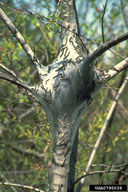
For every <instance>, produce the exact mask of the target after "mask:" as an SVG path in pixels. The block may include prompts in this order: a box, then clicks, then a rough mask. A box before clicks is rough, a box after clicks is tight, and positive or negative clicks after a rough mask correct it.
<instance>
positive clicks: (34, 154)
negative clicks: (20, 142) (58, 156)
mask: <svg viewBox="0 0 128 192" xmlns="http://www.w3.org/2000/svg"><path fill="white" fill-rule="evenodd" d="M10 146H11V148H12V149H13V150H14V151H16V152H19V153H21V154H24V155H28V156H33V157H36V158H39V159H42V158H43V157H44V154H42V153H38V152H34V151H29V150H25V149H21V148H19V147H15V146H12V145H10Z"/></svg>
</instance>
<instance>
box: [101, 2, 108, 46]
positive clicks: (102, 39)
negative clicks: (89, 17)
mask: <svg viewBox="0 0 128 192" xmlns="http://www.w3.org/2000/svg"><path fill="white" fill-rule="evenodd" d="M107 3H108V0H106V3H105V6H104V10H103V15H102V40H103V43H105V39H104V16H105V12H106V8H107Z"/></svg>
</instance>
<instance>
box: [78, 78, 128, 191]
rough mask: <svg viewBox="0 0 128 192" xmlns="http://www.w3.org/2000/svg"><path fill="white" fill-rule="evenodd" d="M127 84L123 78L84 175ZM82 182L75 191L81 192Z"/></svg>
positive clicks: (83, 179)
mask: <svg viewBox="0 0 128 192" xmlns="http://www.w3.org/2000/svg"><path fill="white" fill-rule="evenodd" d="M127 82H128V76H127V77H126V78H125V80H124V82H123V84H122V85H121V87H120V89H119V91H118V93H117V95H116V97H115V100H114V102H113V104H112V106H111V108H110V110H109V112H108V115H107V118H106V120H105V122H104V125H103V127H102V129H101V131H100V134H99V137H98V139H97V141H96V143H95V145H94V148H93V150H92V152H91V155H90V157H89V161H88V163H87V166H86V169H85V172H84V174H85V175H86V173H88V171H89V169H90V167H91V164H92V161H93V159H94V157H95V154H96V152H97V149H98V147H99V145H100V143H101V139H102V138H103V135H104V132H105V130H106V129H107V126H108V124H109V122H110V119H111V116H112V114H113V112H114V110H115V108H116V105H117V102H118V100H119V98H120V96H121V94H122V92H123V91H124V89H125V87H126V85H127ZM84 182H85V177H84V178H81V182H80V184H79V186H78V189H79V190H77V191H81V188H82V186H83V184H84Z"/></svg>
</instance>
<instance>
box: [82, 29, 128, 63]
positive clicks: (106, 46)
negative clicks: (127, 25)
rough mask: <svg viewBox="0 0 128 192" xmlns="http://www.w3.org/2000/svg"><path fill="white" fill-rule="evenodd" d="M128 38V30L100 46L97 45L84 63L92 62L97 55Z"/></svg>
mask: <svg viewBox="0 0 128 192" xmlns="http://www.w3.org/2000/svg"><path fill="white" fill-rule="evenodd" d="M127 39H128V32H127V33H124V34H122V35H120V36H117V37H115V38H114V39H113V40H110V41H108V42H106V43H104V44H102V45H101V46H99V47H98V48H97V49H96V50H95V51H94V52H93V53H91V54H90V55H89V56H88V57H87V58H85V61H84V63H85V65H86V64H90V63H91V64H92V63H93V62H94V61H95V60H96V59H97V58H98V57H99V56H101V55H102V54H103V53H105V52H106V51H107V50H109V49H110V48H112V47H114V46H115V45H117V44H119V43H121V42H123V41H125V40H127Z"/></svg>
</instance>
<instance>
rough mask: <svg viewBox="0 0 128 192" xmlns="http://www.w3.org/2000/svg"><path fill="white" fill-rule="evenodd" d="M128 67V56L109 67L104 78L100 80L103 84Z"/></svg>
mask: <svg viewBox="0 0 128 192" xmlns="http://www.w3.org/2000/svg"><path fill="white" fill-rule="evenodd" d="M127 67H128V57H127V58H126V59H124V60H123V61H121V62H120V63H118V64H117V65H115V66H114V67H113V68H112V69H109V70H108V71H104V72H103V78H101V80H99V82H102V83H103V84H104V83H106V82H108V81H109V80H110V79H112V78H113V77H115V76H116V75H118V74H119V73H120V72H121V71H123V70H124V69H126V68H127Z"/></svg>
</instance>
